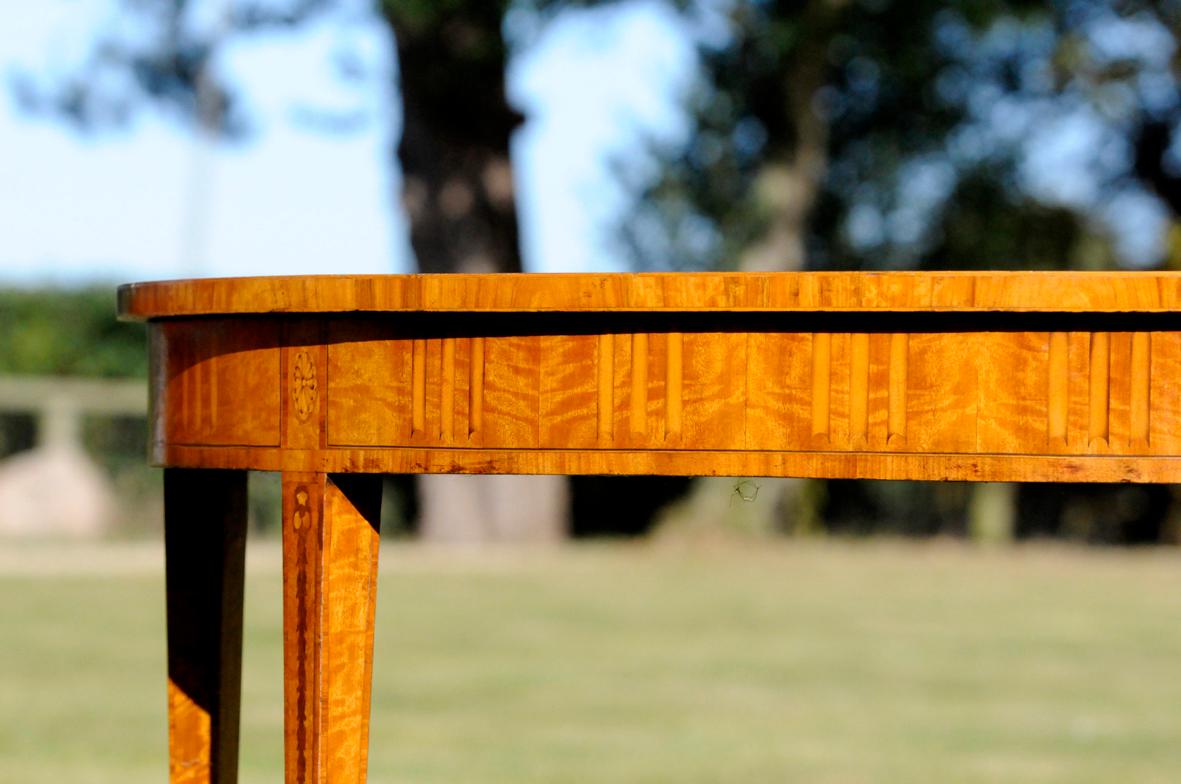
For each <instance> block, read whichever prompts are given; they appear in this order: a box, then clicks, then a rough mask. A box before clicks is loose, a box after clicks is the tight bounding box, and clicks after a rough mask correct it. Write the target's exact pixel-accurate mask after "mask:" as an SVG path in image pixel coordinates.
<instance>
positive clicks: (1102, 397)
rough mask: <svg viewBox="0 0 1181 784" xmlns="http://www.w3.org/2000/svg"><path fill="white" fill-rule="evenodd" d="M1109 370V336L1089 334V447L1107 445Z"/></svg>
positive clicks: (1106, 334) (1099, 333) (1100, 333)
mask: <svg viewBox="0 0 1181 784" xmlns="http://www.w3.org/2000/svg"><path fill="white" fill-rule="evenodd" d="M1110 369H1111V336H1110V335H1109V334H1108V333H1106V332H1092V333H1091V374H1090V375H1091V390H1090V413H1089V416H1088V419H1087V421H1088V428H1087V430H1088V435H1089V436H1090V443H1091V446H1098V445H1106V444H1107V421H1108V420H1107V412H1108V387H1109V384H1108V376H1109V373H1110Z"/></svg>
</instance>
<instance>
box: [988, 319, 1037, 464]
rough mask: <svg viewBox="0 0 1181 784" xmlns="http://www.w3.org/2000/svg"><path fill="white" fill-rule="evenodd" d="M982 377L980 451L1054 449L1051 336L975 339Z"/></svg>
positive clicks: (1014, 334)
mask: <svg viewBox="0 0 1181 784" xmlns="http://www.w3.org/2000/svg"><path fill="white" fill-rule="evenodd" d="M972 342H973V344H974V353H973V354H971V355H970V356H971V357H972V363H973V364H974V365H976V368H977V372H978V374H979V379H980V380H979V407H978V411H977V417H978V421H977V428H976V447H975V449H976V451H979V452H986V453H990V452H995V453H1014V454H1022V453H1025V454H1036V453H1039V452H1043V451H1045V450H1046V449H1047V448H1048V447H1049V421H1050V414H1049V391H1050V380H1049V379H1050V336H1049V334H1048V333H1043V332H982V333H976V334H974V335H972Z"/></svg>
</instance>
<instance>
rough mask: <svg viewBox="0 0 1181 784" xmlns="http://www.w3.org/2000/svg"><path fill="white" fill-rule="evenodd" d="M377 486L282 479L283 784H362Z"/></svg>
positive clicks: (358, 479)
mask: <svg viewBox="0 0 1181 784" xmlns="http://www.w3.org/2000/svg"><path fill="white" fill-rule="evenodd" d="M380 508H381V482H380V478H379V477H375V476H366V475H362V474H300V473H284V474H283V649H284V653H283V668H284V683H285V692H284V703H285V714H284V740H285V749H284V750H285V758H286V771H287V779H286V780H287V784H324V783H326V782H331V784H343V783H344V782H347V783H348V784H363V782H364V781H365V773H366V765H367V762H368V755H369V694H370V686H371V680H372V673H373V612H374V607H375V602H376V599H377V550H378V526H379V520H380Z"/></svg>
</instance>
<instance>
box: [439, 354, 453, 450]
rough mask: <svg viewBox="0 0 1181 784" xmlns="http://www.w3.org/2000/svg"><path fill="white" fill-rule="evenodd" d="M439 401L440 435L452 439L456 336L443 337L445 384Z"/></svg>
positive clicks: (448, 439) (444, 438)
mask: <svg viewBox="0 0 1181 784" xmlns="http://www.w3.org/2000/svg"><path fill="white" fill-rule="evenodd" d="M441 398H442V399H441V400H440V401H439V409H440V411H439V428H440V433H439V435H440V437H441V438H442V439H443V440H444V441H450V440H451V439H452V438H454V434H455V338H443V385H442V392H441Z"/></svg>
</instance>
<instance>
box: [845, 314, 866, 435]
mask: <svg viewBox="0 0 1181 784" xmlns="http://www.w3.org/2000/svg"><path fill="white" fill-rule="evenodd" d="M849 342H850V345H849V440H850V442H851V444H852V446H854V447H864V446H865V445H866V444H867V443H868V441H869V335H868V334H867V333H864V332H856V333H854V334H853V335H852V336H850V341H849Z"/></svg>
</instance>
